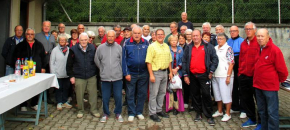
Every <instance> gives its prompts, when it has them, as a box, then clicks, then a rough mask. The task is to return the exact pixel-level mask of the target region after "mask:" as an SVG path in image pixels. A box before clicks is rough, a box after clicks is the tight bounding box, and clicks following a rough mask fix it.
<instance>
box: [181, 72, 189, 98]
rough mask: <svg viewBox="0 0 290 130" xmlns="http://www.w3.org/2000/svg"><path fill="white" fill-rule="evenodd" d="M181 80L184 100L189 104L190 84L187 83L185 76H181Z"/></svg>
mask: <svg viewBox="0 0 290 130" xmlns="http://www.w3.org/2000/svg"><path fill="white" fill-rule="evenodd" d="M181 81H182V91H183V101H184V104H188V103H189V95H190V90H189V85H188V84H186V83H185V81H184V77H183V76H182V77H181Z"/></svg>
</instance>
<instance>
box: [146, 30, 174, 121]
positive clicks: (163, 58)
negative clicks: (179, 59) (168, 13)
mask: <svg viewBox="0 0 290 130" xmlns="http://www.w3.org/2000/svg"><path fill="white" fill-rule="evenodd" d="M155 34H156V38H157V40H156V42H154V43H152V44H151V45H150V46H149V47H148V50H147V55H146V63H147V67H148V71H149V75H150V82H149V91H150V95H149V115H150V119H152V120H153V121H155V122H160V121H161V120H160V118H159V117H158V116H161V117H163V118H168V117H169V116H168V115H167V114H165V112H163V111H162V106H163V100H164V96H165V93H166V87H167V81H168V76H169V79H170V80H171V79H172V70H171V62H172V57H171V53H170V49H169V46H168V45H167V44H166V43H164V42H163V41H164V37H165V33H164V30H162V29H157V30H156V32H155ZM167 69H169V71H170V72H169V75H168V76H167V74H168V72H167Z"/></svg>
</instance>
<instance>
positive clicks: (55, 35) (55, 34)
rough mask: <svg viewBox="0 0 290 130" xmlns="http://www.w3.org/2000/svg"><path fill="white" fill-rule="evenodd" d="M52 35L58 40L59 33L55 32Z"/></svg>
mask: <svg viewBox="0 0 290 130" xmlns="http://www.w3.org/2000/svg"><path fill="white" fill-rule="evenodd" d="M52 35H53V36H54V39H55V40H57V33H56V32H53V33H52Z"/></svg>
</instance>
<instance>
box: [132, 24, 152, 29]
mask: <svg viewBox="0 0 290 130" xmlns="http://www.w3.org/2000/svg"><path fill="white" fill-rule="evenodd" d="M137 26H138V25H137ZM135 27H136V26H135ZM145 27H149V29H150V26H149V25H144V26H143V27H142V29H143V28H145Z"/></svg>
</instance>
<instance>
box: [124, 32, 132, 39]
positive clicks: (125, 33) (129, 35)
mask: <svg viewBox="0 0 290 130" xmlns="http://www.w3.org/2000/svg"><path fill="white" fill-rule="evenodd" d="M124 36H125V38H130V37H131V36H132V31H130V30H125V31H124Z"/></svg>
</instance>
